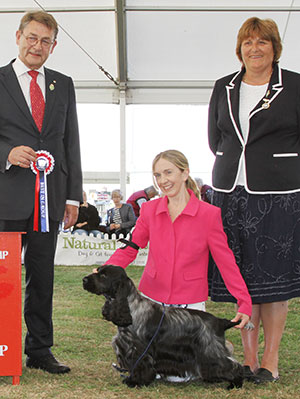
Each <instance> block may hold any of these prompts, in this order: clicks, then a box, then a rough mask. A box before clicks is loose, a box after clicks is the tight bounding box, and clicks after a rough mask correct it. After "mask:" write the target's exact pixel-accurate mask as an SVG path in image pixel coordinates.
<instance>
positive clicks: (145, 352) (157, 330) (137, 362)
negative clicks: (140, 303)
mask: <svg viewBox="0 0 300 399" xmlns="http://www.w3.org/2000/svg"><path fill="white" fill-rule="evenodd" d="M162 306H163V313H162V315H161V318H160V321H159V323H158V326H157V328H156V331H155V333H154V334H153V337H152V338H151V339H150V341H149V343H148V345H147V346H146V348H145V350H144V352H143V353H142V354H141V355H140V356H139V358H138V359H137V361H136V362H135V363H134V365H133V367H132V369H131V370H129V371H130V375H129V376H130V377H131V376H132V373H133V371H134V369H135V368H136V367H137V365H138V364H139V363H140V361H141V360H142V359H143V357H144V356H145V355H146V354H147V352H148V350H149V348H150V346H151V344H152V342H153V341H154V339H155V337H156V336H157V334H158V332H159V330H160V327H161V325H162V322H163V319H164V317H165V313H166V307H165V304H164V303H163V304H162ZM121 377H123V378H125V377H126V375H124V374H121Z"/></svg>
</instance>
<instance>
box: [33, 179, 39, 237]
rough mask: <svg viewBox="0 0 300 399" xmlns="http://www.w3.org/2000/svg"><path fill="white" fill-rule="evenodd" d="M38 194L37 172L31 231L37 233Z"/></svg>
mask: <svg viewBox="0 0 300 399" xmlns="http://www.w3.org/2000/svg"><path fill="white" fill-rule="evenodd" d="M39 194H40V172H39V171H38V172H37V174H36V178H35V190H34V214H33V231H39V204H40V201H39Z"/></svg>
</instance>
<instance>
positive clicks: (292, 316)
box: [0, 266, 300, 399]
mask: <svg viewBox="0 0 300 399" xmlns="http://www.w3.org/2000/svg"><path fill="white" fill-rule="evenodd" d="M91 270H92V267H91V266H85V267H81V266H80V267H78V266H75V267H71V266H67V267H63V266H56V275H55V292H54V338H55V344H54V347H53V353H54V354H55V356H56V357H57V358H58V359H59V360H61V361H62V362H65V363H66V364H67V365H69V366H70V367H71V368H72V371H71V373H70V374H66V375H58V376H55V375H50V374H48V373H45V372H43V371H40V370H29V369H26V367H24V368H23V376H22V377H21V383H20V385H19V386H13V385H12V384H11V382H12V379H11V377H0V399H44V398H45V399H50V398H58V399H71V398H72V399H77V398H78V399H85V398H87V399H94V398H95V399H96V398H97V399H112V398H128V399H157V398H161V399H177V398H178V399H179V398H180V399H183V398H184V399H192V398H201V399H202V398H203V399H223V398H229V397H230V398H232V399H235V398H239V399H241V398H246V399H257V398H264V399H271V398H272V399H287V398H298V397H299V396H300V395H299V379H300V365H299V360H298V352H297V351H298V350H299V331H300V299H293V300H291V301H290V304H289V314H288V320H287V325H286V330H285V334H284V337H283V341H282V345H281V352H280V380H279V381H278V382H277V383H273V384H267V385H265V386H256V385H254V384H251V383H249V382H245V383H244V386H243V388H242V389H233V390H231V391H227V390H226V386H227V385H228V383H219V384H206V383H200V382H197V383H190V384H177V385H176V384H170V383H162V382H155V383H154V384H152V385H151V386H150V387H145V388H139V389H130V388H128V387H127V386H126V385H124V384H122V381H121V378H120V376H119V375H118V373H117V372H115V371H114V370H113V369H112V367H111V364H112V362H114V361H115V356H114V353H113V351H112V348H111V344H110V342H111V339H112V337H113V335H114V334H115V332H116V327H115V326H114V325H113V324H112V323H109V322H107V321H105V320H103V319H102V316H101V307H102V305H103V298H102V297H98V296H96V295H92V294H90V293H88V292H86V291H84V290H83V289H82V283H81V280H82V277H83V276H85V275H86V274H89V273H90V272H91ZM142 270H143V268H141V267H138V266H129V267H128V268H127V273H128V275H129V276H130V277H131V278H132V279H133V280H134V281H135V283H138V281H139V279H140V276H141V273H142ZM207 311H209V312H211V313H213V314H215V315H217V316H220V317H227V318H232V317H233V315H234V309H233V305H232V304H216V303H212V302H210V301H208V303H207ZM24 332H25V328H23V334H24ZM226 336H227V339H229V340H230V341H231V342H232V343H233V344H234V356H235V357H236V358H237V359H238V360H239V361H242V359H243V356H242V346H241V339H240V334H239V331H238V330H235V329H231V330H229V331H227V335H226ZM260 347H261V350H262V349H263V340H262V337H261V341H260ZM24 361H25V357H24V358H23V364H24Z"/></svg>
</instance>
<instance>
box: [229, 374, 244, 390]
mask: <svg viewBox="0 0 300 399" xmlns="http://www.w3.org/2000/svg"><path fill="white" fill-rule="evenodd" d="M243 381H244V379H243V377H236V378H235V379H234V380H233V381H231V383H230V384H229V385H228V387H227V389H228V390H230V389H233V388H242V386H243Z"/></svg>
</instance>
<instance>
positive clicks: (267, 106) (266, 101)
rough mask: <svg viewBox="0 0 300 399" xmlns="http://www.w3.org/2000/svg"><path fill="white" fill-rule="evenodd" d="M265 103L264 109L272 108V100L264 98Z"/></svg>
mask: <svg viewBox="0 0 300 399" xmlns="http://www.w3.org/2000/svg"><path fill="white" fill-rule="evenodd" d="M263 101H264V103H263V104H262V108H263V109H268V108H270V100H269V99H268V98H263Z"/></svg>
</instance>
